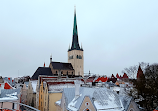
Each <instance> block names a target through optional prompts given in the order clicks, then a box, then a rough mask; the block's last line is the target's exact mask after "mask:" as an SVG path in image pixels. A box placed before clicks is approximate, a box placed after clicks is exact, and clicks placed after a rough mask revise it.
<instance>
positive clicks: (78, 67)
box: [68, 10, 84, 77]
mask: <svg viewBox="0 0 158 111" xmlns="http://www.w3.org/2000/svg"><path fill="white" fill-rule="evenodd" d="M83 58H84V57H83V49H82V46H81V48H80V45H79V42H78V32H77V20H76V10H75V12H74V25H73V37H72V45H71V48H70V47H69V49H68V62H69V63H71V64H72V66H73V68H74V70H75V75H81V76H82V77H83V76H84V65H83V64H84V61H83Z"/></svg>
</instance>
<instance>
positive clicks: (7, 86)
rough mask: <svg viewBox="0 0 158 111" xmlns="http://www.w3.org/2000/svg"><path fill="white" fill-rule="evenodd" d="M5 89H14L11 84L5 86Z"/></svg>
mask: <svg viewBox="0 0 158 111" xmlns="http://www.w3.org/2000/svg"><path fill="white" fill-rule="evenodd" d="M4 89H13V88H12V86H11V85H10V84H9V83H7V82H6V83H5V84H4Z"/></svg>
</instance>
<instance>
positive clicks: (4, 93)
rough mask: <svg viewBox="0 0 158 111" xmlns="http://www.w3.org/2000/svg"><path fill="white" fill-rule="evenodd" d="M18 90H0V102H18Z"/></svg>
mask: <svg viewBox="0 0 158 111" xmlns="http://www.w3.org/2000/svg"><path fill="white" fill-rule="evenodd" d="M20 90H21V89H20V88H18V89H2V90H1V95H0V101H6V100H7V101H11V100H18V95H19V94H20Z"/></svg>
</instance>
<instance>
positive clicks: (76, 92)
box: [75, 80, 80, 97]
mask: <svg viewBox="0 0 158 111" xmlns="http://www.w3.org/2000/svg"><path fill="white" fill-rule="evenodd" d="M79 95H80V80H76V81H75V97H78V96H79Z"/></svg>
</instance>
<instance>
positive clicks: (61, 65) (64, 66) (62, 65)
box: [51, 62, 74, 70]
mask: <svg viewBox="0 0 158 111" xmlns="http://www.w3.org/2000/svg"><path fill="white" fill-rule="evenodd" d="M51 65H52V66H53V69H63V70H74V69H73V67H72V64H71V63H63V62H51Z"/></svg>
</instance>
